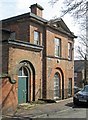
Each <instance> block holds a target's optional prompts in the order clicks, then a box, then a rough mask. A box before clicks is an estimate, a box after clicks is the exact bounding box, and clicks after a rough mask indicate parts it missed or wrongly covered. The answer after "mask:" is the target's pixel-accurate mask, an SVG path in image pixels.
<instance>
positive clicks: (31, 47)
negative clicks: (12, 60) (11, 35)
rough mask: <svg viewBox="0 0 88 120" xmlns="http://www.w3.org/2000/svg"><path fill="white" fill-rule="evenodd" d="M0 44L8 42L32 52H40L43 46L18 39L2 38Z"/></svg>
mask: <svg viewBox="0 0 88 120" xmlns="http://www.w3.org/2000/svg"><path fill="white" fill-rule="evenodd" d="M2 44H9V45H11V46H14V47H15V48H16V47H19V48H23V49H27V50H30V51H34V52H40V51H42V50H43V46H40V45H35V44H31V43H29V42H24V41H20V40H4V41H2Z"/></svg>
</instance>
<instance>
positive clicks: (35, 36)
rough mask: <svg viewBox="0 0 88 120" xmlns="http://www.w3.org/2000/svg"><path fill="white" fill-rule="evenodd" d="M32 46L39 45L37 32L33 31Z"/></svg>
mask: <svg viewBox="0 0 88 120" xmlns="http://www.w3.org/2000/svg"><path fill="white" fill-rule="evenodd" d="M34 44H37V45H38V44H39V32H37V31H34Z"/></svg>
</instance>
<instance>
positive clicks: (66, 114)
mask: <svg viewBox="0 0 88 120" xmlns="http://www.w3.org/2000/svg"><path fill="white" fill-rule="evenodd" d="M87 117H88V108H86V106H79V107H77V106H76V107H74V105H73V101H72V98H69V99H65V100H61V101H58V102H57V103H49V104H39V105H35V106H32V107H30V104H26V106H25V105H23V106H21V107H20V109H17V111H16V112H15V114H14V116H9V117H8V118H11V120H12V118H15V119H18V118H19V119H20V120H21V119H22V120H30V118H31V119H33V118H61V120H63V119H64V118H65V120H66V118H75V120H76V118H79V120H81V119H82V120H86V119H85V118H87ZM62 118H63V119H62ZM83 118H84V119H83ZM3 120H8V119H7V117H6V116H4V118H3ZM72 120H73V119H72Z"/></svg>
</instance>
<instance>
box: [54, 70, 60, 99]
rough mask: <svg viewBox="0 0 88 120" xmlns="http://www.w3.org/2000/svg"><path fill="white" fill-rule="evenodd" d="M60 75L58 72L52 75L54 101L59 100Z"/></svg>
mask: <svg viewBox="0 0 88 120" xmlns="http://www.w3.org/2000/svg"><path fill="white" fill-rule="evenodd" d="M60 82H61V81H60V74H59V73H58V72H56V73H55V75H54V99H59V98H60V97H61V93H60V89H61V87H60V86H61V85H60Z"/></svg>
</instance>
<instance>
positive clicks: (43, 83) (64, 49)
mask: <svg viewBox="0 0 88 120" xmlns="http://www.w3.org/2000/svg"><path fill="white" fill-rule="evenodd" d="M30 8H31V12H29V13H25V14H22V15H19V16H15V17H11V18H8V19H5V20H2V26H3V39H2V74H3V76H4V77H3V80H2V110H3V113H6V111H8V112H10V111H13V110H15V108H16V106H17V105H18V104H20V103H26V102H31V101H35V100H38V99H43V98H44V99H64V98H68V97H69V96H72V95H73V93H74V91H73V87H74V67H73V66H74V49H73V48H74V38H75V36H74V34H73V33H72V32H71V31H70V30H69V28H68V27H67V26H66V24H65V23H64V21H63V20H62V19H61V18H60V19H52V20H50V21H48V20H45V19H44V18H43V17H42V11H43V8H42V7H41V6H40V5H38V4H34V5H31V7H30ZM8 75H9V76H10V80H9V77H8ZM13 79H14V80H15V81H16V83H15V84H13V83H14V80H13Z"/></svg>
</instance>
